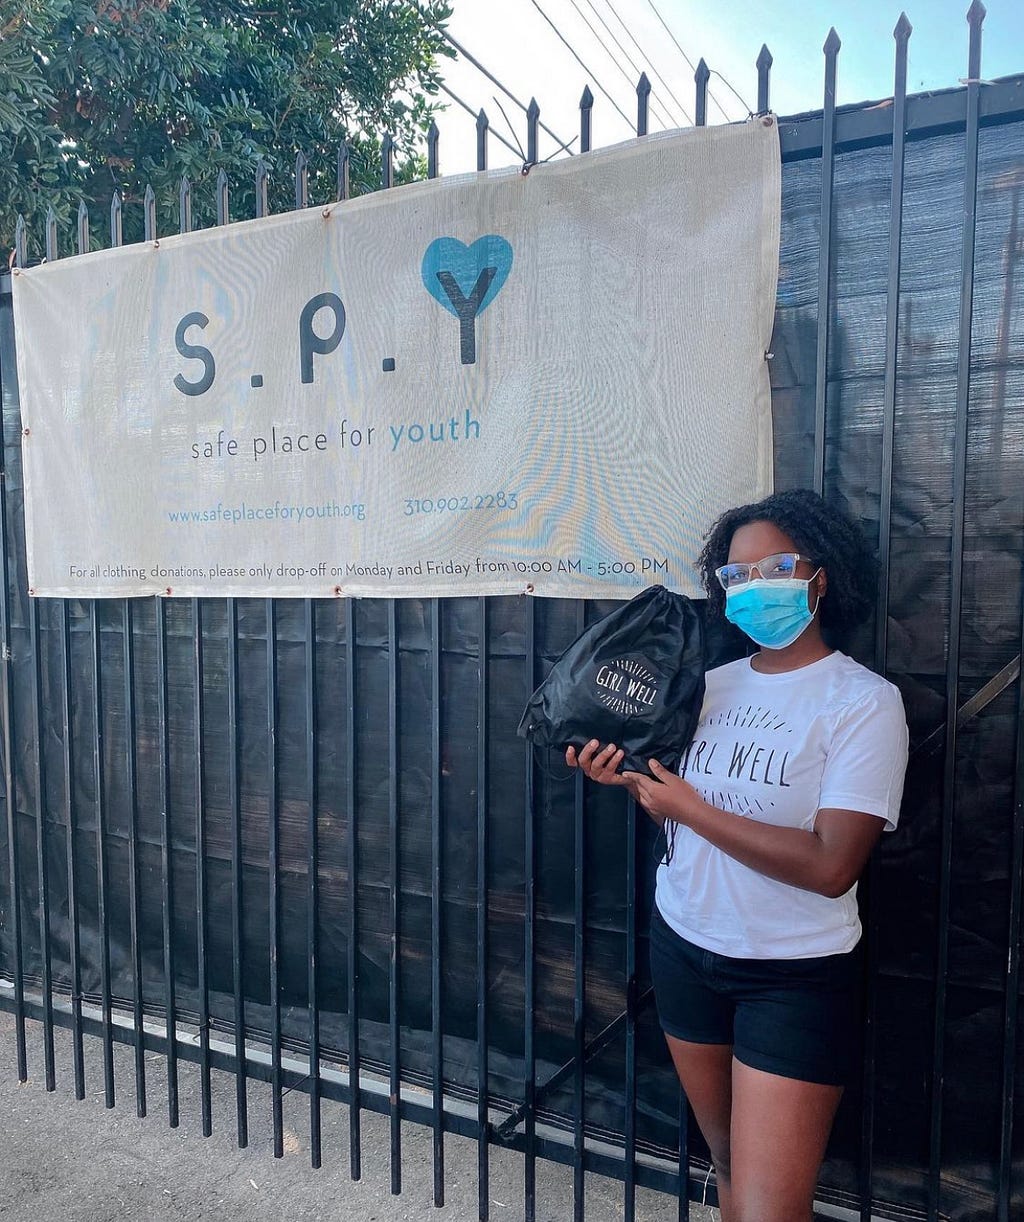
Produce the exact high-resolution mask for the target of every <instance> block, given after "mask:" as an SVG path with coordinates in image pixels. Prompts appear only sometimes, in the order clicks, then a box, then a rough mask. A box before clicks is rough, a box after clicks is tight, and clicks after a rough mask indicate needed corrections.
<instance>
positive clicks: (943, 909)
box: [928, 0, 985, 1222]
mask: <svg viewBox="0 0 1024 1222" xmlns="http://www.w3.org/2000/svg"><path fill="white" fill-rule="evenodd" d="M984 18H985V7H984V5H982V4H981V3H979V0H975V2H974V3H973V4H972V5H971V7H970V10H969V12H968V14H967V20H968V23H969V25H970V44H969V51H968V68H967V79H968V85H967V125H966V133H965V137H966V150H965V164H964V208H963V217H964V225H963V245H962V253H961V263H960V339H959V345H958V350H957V374H956V425H955V432H954V441H953V490H952V510H953V512H952V519H953V521H952V540H951V545H950V596H949V623H948V626H947V632H948V636H947V640H948V647H947V653H946V735H945V757H944V759H943V774H942V827H941V846H940V857H939V905H938V914H937V916H938V926H939V942H938V947H937V954H936V971H935V1025H934V1029H933V1034H932V1040H933V1044H932V1077H931V1099H930V1124H929V1149H928V1218H929V1222H937V1219H938V1217H939V1209H940V1194H941V1177H942V1102H943V1090H942V1086H943V1075H944V1071H945V1040H946V987H947V984H948V979H949V934H950V929H949V917H950V888H951V883H952V872H953V825H954V823H955V820H956V754H957V724H956V721H957V709H958V708H959V707H960V617H961V614H962V610H963V580H964V513H965V506H966V501H967V433H968V409H969V403H970V390H971V319H972V315H973V308H974V241H975V223H976V219H977V208H978V119H979V113H978V112H979V102H980V88H981V81H980V77H981V24H982V22H983V20H984Z"/></svg>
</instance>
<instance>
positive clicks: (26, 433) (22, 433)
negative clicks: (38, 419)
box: [21, 429, 32, 437]
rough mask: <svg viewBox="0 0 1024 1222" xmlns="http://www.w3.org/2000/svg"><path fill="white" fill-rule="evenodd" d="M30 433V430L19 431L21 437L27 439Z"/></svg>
mask: <svg viewBox="0 0 1024 1222" xmlns="http://www.w3.org/2000/svg"><path fill="white" fill-rule="evenodd" d="M31 431H32V430H31V429H22V430H21V435H22V437H27V436H28V435H29V433H30V432H31Z"/></svg>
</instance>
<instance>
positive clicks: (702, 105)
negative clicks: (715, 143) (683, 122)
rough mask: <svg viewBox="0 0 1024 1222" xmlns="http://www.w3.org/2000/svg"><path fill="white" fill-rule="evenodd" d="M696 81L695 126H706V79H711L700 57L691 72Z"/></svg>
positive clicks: (708, 69) (709, 71) (708, 70)
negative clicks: (693, 70)
mask: <svg viewBox="0 0 1024 1222" xmlns="http://www.w3.org/2000/svg"><path fill="white" fill-rule="evenodd" d="M693 79H694V81H696V83H697V102H696V110H695V114H694V123H695V125H696V126H697V127H706V126H707V122H708V81H709V80H711V69H710V68H709V67H708V66H707V64H706V63H705V62H704V60H703V59H702V60H701V61H700V63H699V64H698V65H697V71H696V72H695V73H694V74H693Z"/></svg>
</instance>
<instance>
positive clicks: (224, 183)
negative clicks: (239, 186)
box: [214, 170, 231, 225]
mask: <svg viewBox="0 0 1024 1222" xmlns="http://www.w3.org/2000/svg"><path fill="white" fill-rule="evenodd" d="M214 194H215V195H216V196H217V224H218V225H226V224H227V223H228V221H229V220H230V218H231V213H230V211H229V206H228V175H227V171H226V170H221V172H220V173H219V174H218V175H217V186H216V188H215V189H214Z"/></svg>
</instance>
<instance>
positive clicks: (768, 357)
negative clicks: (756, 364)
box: [764, 349, 775, 361]
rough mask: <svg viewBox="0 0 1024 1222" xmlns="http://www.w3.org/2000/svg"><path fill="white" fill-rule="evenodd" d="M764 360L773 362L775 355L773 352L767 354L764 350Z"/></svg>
mask: <svg viewBox="0 0 1024 1222" xmlns="http://www.w3.org/2000/svg"><path fill="white" fill-rule="evenodd" d="M764 359H765V360H766V361H774V360H775V353H774V352H769V351H768V350H767V349H765V354H764Z"/></svg>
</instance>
